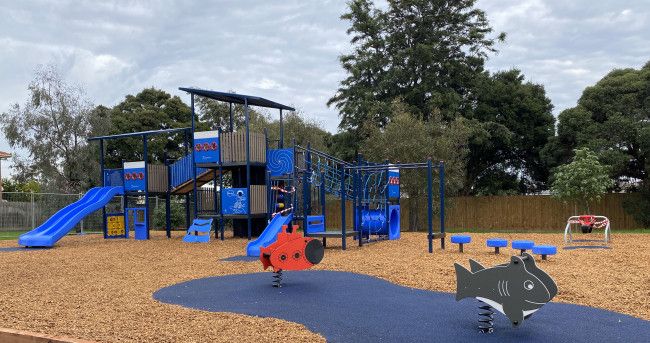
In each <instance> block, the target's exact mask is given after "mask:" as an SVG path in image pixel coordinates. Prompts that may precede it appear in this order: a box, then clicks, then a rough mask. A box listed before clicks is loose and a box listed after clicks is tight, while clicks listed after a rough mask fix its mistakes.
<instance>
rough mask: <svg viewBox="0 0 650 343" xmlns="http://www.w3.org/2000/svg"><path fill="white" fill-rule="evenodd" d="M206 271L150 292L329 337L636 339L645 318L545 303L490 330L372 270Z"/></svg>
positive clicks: (470, 312) (440, 299)
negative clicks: (277, 276)
mask: <svg viewBox="0 0 650 343" xmlns="http://www.w3.org/2000/svg"><path fill="white" fill-rule="evenodd" d="M283 276H284V277H283V279H284V281H283V287H282V288H274V287H272V286H271V281H272V273H254V274H240V275H227V276H220V277H210V278H205V279H198V280H192V281H188V282H184V283H179V284H176V285H173V286H169V287H165V288H162V289H160V290H158V291H157V292H155V293H154V295H153V297H154V299H156V300H158V301H161V302H164V303H169V304H177V305H181V306H185V307H190V308H194V309H198V310H205V311H212V312H234V313H241V314H247V315H252V316H261V317H275V318H280V319H284V320H288V321H292V322H296V323H301V324H303V325H305V326H306V327H307V328H308V329H309V330H311V331H313V332H317V333H319V334H321V335H323V336H325V338H326V339H327V341H328V342H380V341H381V342H400V341H401V342H516V343H521V342H544V343H548V342H638V341H639V339H641V337H650V322H649V321H645V320H642V319H638V318H634V317H631V316H628V315H624V314H620V313H616V312H611V311H606V310H601V309H596V308H591V307H586V306H580V305H571V304H560V303H550V304H547V305H546V306H544V307H543V308H541V309H540V310H539V311H537V312H536V313H535V314H534V315H533V316H532V317H531V318H530V320H526V321H525V322H524V323H523V324H522V325H521V326H520V327H518V328H513V327H511V325H510V323H509V322H508V321H507V319H506V318H505V317H504V316H502V315H501V314H500V313H497V314H495V322H494V330H495V332H494V333H492V334H481V333H479V332H478V330H477V326H478V312H479V308H478V302H477V301H476V300H473V299H465V300H463V301H460V302H456V300H455V299H454V295H453V294H450V293H442V292H431V291H424V290H418V289H413V288H408V287H403V286H399V285H395V284H392V283H390V282H388V281H384V280H381V279H379V278H376V277H372V276H367V275H360V274H354V273H348V272H337V271H301V272H286V273H284V275H283ZM561 291H562V289H561V288H560V292H561Z"/></svg>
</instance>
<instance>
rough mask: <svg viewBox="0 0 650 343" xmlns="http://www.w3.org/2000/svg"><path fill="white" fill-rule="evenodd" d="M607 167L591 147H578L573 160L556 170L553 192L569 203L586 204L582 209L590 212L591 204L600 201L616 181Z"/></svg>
mask: <svg viewBox="0 0 650 343" xmlns="http://www.w3.org/2000/svg"><path fill="white" fill-rule="evenodd" d="M607 169H608V168H607V167H606V166H604V165H602V164H601V163H600V162H599V161H598V156H597V155H596V154H595V153H594V152H593V151H591V150H589V148H581V149H576V150H575V156H574V158H573V161H572V162H571V163H568V164H565V165H562V166H559V167H558V168H557V169H556V170H555V173H554V175H553V177H554V179H553V184H552V186H551V194H553V196H555V197H557V198H559V199H561V200H562V201H564V202H567V203H569V202H571V203H574V204H576V205H577V204H584V205H585V208H584V209H582V210H583V211H584V210H586V211H587V212H586V213H590V211H589V204H590V203H593V202H595V201H599V200H600V199H601V197H602V196H603V194H605V193H606V192H607V189H608V188H609V187H611V186H612V185H613V183H614V182H613V181H612V179H610V178H609V176H608V173H607Z"/></svg>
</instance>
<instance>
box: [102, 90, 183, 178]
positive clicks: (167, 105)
mask: <svg viewBox="0 0 650 343" xmlns="http://www.w3.org/2000/svg"><path fill="white" fill-rule="evenodd" d="M95 111H98V112H102V114H103V115H105V116H107V118H108V120H103V121H102V122H101V123H98V124H99V126H100V128H101V127H105V125H106V123H108V124H109V133H110V134H119V133H129V132H139V131H148V130H164V129H173V128H182V127H189V126H190V125H191V124H190V122H191V119H192V118H191V109H190V107H189V106H187V104H185V103H184V102H183V101H182V100H181V98H179V97H177V96H171V95H170V94H169V93H167V92H165V91H162V90H159V89H155V88H147V89H144V90H142V91H141V92H140V93H138V94H136V95H127V96H126V97H125V98H124V100H123V101H122V102H120V103H119V104H117V105H115V106H114V107H113V108H111V109H110V110H108V111H106V110H105V108H104V107H99V108H96V109H95ZM105 118H106V117H105ZM98 130H99V129H98ZM184 141H185V137H184V134H183V133H178V134H174V135H171V136H170V135H151V136H149V138H148V142H147V148H148V154H149V161H150V162H155V163H163V162H164V159H165V157H167V158H179V157H182V156H183V155H184V145H183V142H184ZM142 151H143V142H142V138H123V139H119V140H111V141H109V142H108V143H107V144H106V162H107V165H108V166H109V167H113V168H117V167H120V166H121V163H122V161H140V160H142V159H143V156H142Z"/></svg>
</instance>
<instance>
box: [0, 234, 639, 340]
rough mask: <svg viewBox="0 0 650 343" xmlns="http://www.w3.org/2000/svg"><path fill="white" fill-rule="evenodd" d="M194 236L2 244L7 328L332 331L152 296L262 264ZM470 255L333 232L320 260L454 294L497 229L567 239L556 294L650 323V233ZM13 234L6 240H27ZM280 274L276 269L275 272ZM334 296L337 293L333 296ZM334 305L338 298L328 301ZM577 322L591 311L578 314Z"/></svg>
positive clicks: (209, 334)
mask: <svg viewBox="0 0 650 343" xmlns="http://www.w3.org/2000/svg"><path fill="white" fill-rule="evenodd" d="M181 235H182V233H180V232H178V233H175V237H174V238H173V239H171V240H168V239H166V238H165V237H164V235H163V234H162V233H154V234H153V235H152V239H151V240H149V241H133V240H129V241H127V240H104V239H102V238H101V237H100V236H97V235H87V236H74V237H72V236H71V237H66V238H64V239H62V240H61V241H60V242H59V243H58V245H57V246H56V247H55V248H53V249H49V250H36V251H4V252H0V309H1V311H0V327H5V328H11V329H17V330H28V331H34V332H41V333H48V334H57V335H62V336H69V337H76V338H80V339H87V340H95V341H103V342H204V341H217V342H234V341H236V342H260V341H273V342H279V341H286V342H289V341H291V342H315V341H323V338H322V337H321V336H319V335H317V334H315V333H312V332H310V331H309V330H307V329H306V328H305V327H304V326H302V325H299V324H296V323H290V322H286V321H283V320H278V319H272V318H257V317H251V316H245V315H238V314H232V313H209V312H203V311H197V310H191V309H186V308H182V307H178V306H173V305H166V304H162V303H159V302H157V301H155V300H154V299H153V298H152V293H153V292H155V291H156V290H158V289H159V288H161V287H164V286H168V285H172V284H175V283H178V282H182V281H186V280H190V279H196V278H202V277H207V276H216V275H226V274H238V273H252V272H259V271H261V270H262V267H261V264H260V263H257V262H246V261H234V262H230V261H223V260H222V259H224V258H228V257H232V256H239V255H242V254H243V253H244V250H245V246H246V242H247V241H246V240H242V239H234V238H229V239H226V240H225V241H223V242H222V241H214V240H213V241H211V242H210V243H208V244H186V243H183V242H182V241H181ZM471 236H472V240H473V242H472V243H470V244H467V245H465V253H463V254H461V253H459V252H458V249H457V247H456V246H455V245H452V244H451V243H449V241H448V242H447V244H448V248H447V249H446V250H445V251H441V250H439V244H438V243H437V242H436V251H434V253H433V254H428V253H427V240H426V235H425V234H423V233H403V234H402V239H400V240H398V241H385V242H379V243H374V244H371V245H367V246H364V247H363V248H361V249H360V248H359V247H357V246H356V244H355V242H354V241H352V240H349V241H348V244H349V248H348V250H347V251H345V252H343V251H341V250H340V249H338V248H337V247H336V245H337V243H339V242H337V240H333V239H330V240H328V249H327V251H326V254H325V258H324V260H323V262H322V263H321V264H320V265H318V266H317V268H316V269H329V270H343V271H351V272H356V273H362V274H368V275H374V276H377V277H380V278H383V279H386V280H388V281H391V282H394V283H397V284H402V285H405V286H410V287H415V288H421V289H427V290H437V291H446V292H454V291H455V283H456V281H455V273H454V267H453V263H454V262H460V263H462V264H464V265H466V266H467V260H468V259H469V258H473V259H476V260H478V261H479V262H481V263H482V264H484V265H485V266H490V265H494V264H498V263H502V262H504V261H506V260H507V259H508V256H509V255H510V254H513V253H514V252H513V251H512V250H511V249H509V248H507V249H502V254H501V255H494V252H493V250H491V249H489V248H487V247H486V246H485V240H486V239H487V238H491V237H502V238H506V239H508V240H512V239H531V240H534V241H535V242H536V243H538V244H554V245H557V246H558V248H559V249H558V250H559V251H558V254H557V255H555V256H551V257H550V258H549V261H540V259H539V258H538V259H537V260H538V265H539V266H540V267H541V268H542V269H544V270H546V271H547V272H548V273H549V274H550V275H551V276H552V277H553V278H555V280H556V282H557V283H558V287H559V293H558V295H557V297H556V298H555V299H554V301H558V302H568V303H575V304H581V305H588V306H593V307H598V308H603V309H608V310H612V311H616V312H621V313H625V314H629V315H632V316H636V317H639V318H642V319H646V320H650V288H649V287H648V285H650V235H648V234H614V235H613V244H612V249H602V250H600V249H599V250H587V249H578V250H563V249H561V247H562V234H561V233H553V234H474V233H472V234H471ZM15 244H16V243H15V241H1V242H0V247H9V246H15ZM269 279H270V275H269ZM325 300H326V299H325ZM324 306H326V304H324ZM576 320H579V319H578V318H576Z"/></svg>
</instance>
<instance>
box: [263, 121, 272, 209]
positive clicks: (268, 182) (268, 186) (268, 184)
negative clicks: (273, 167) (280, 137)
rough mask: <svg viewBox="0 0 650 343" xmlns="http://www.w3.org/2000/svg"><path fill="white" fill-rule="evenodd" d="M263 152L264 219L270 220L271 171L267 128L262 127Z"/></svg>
mask: <svg viewBox="0 0 650 343" xmlns="http://www.w3.org/2000/svg"><path fill="white" fill-rule="evenodd" d="M264 145H265V146H264V153H265V154H266V166H267V168H266V172H265V173H264V174H265V175H266V179H265V181H266V182H265V183H266V220H271V172H270V171H269V168H268V164H269V161H268V159H269V130H268V129H267V128H264Z"/></svg>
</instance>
